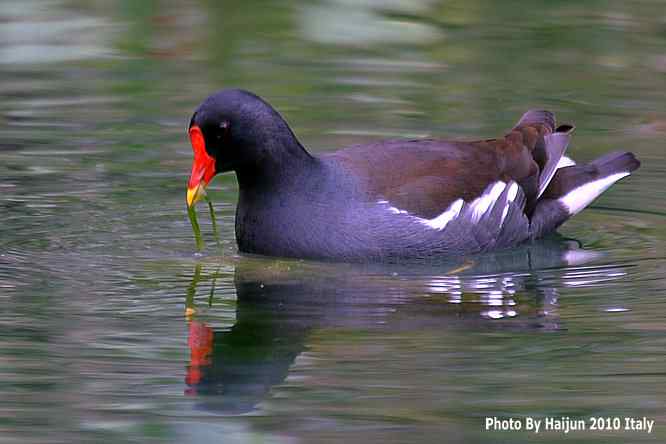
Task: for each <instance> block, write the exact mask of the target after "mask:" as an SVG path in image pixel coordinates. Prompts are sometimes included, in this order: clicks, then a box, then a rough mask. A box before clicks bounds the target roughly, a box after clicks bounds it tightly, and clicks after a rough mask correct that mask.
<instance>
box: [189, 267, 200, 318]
mask: <svg viewBox="0 0 666 444" xmlns="http://www.w3.org/2000/svg"><path fill="white" fill-rule="evenodd" d="M201 269H202V265H201V263H197V264H196V265H195V267H194V276H192V282H190V285H189V286H188V287H187V293H186V296H185V316H188V317H189V316H192V315H193V314H194V312H195V309H194V296H196V294H197V285H198V284H199V281H200V280H201Z"/></svg>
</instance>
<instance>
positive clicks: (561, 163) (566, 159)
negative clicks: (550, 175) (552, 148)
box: [555, 156, 576, 170]
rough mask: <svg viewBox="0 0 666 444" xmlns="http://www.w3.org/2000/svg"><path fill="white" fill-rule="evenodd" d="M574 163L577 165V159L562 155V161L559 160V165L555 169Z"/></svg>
mask: <svg viewBox="0 0 666 444" xmlns="http://www.w3.org/2000/svg"><path fill="white" fill-rule="evenodd" d="M574 165H576V161H575V160H573V159H572V158H571V157H567V156H562V157H560V161H559V162H557V167H556V168H555V169H556V170H559V169H560V168H565V167H570V166H574Z"/></svg>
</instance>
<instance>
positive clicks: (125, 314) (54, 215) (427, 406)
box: [0, 0, 666, 443]
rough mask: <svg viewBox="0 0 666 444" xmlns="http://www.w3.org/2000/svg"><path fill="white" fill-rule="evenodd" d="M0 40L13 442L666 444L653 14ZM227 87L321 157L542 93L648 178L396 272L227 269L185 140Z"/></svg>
mask: <svg viewBox="0 0 666 444" xmlns="http://www.w3.org/2000/svg"><path fill="white" fill-rule="evenodd" d="M0 35H2V43H0V98H1V100H0V208H1V213H0V214H1V222H0V302H1V306H2V316H1V317H0V439H1V440H2V442H7V443H14V442H17V443H18V442H35V443H56V442H68V443H69V442H114V443H116V442H141V443H145V442H179V443H180V442H203V441H208V440H213V439H214V440H216V441H220V440H222V439H223V440H224V442H280V443H282V442H284V443H286V442H289V443H293V442H339V441H343V440H344V441H345V442H364V443H365V442H387V441H398V442H442V440H443V439H446V440H447V441H449V442H512V443H515V442H528V441H533V440H539V442H560V441H564V440H565V439H574V440H575V442H603V443H607V442H627V441H630V442H663V441H664V440H665V438H666V415H665V414H664V412H665V411H666V389H665V388H664V387H666V384H665V382H666V373H665V371H664V368H666V356H665V355H664V349H665V347H666V327H665V326H664V322H663V319H664V315H666V308H664V306H665V305H664V302H666V301H665V299H664V295H665V294H666V293H665V292H666V280H665V279H664V273H665V272H666V260H664V251H666V231H665V230H664V223H665V222H666V204H665V203H664V202H665V201H664V195H663V190H664V186H665V185H666V179H665V175H664V173H665V172H666V153H665V151H664V139H665V138H666V114H665V112H664V110H665V109H666V106H665V105H666V49H665V48H666V15H665V13H664V9H663V4H662V3H661V2H658V1H625V2H596V1H585V2H558V3H555V2H545V1H544V2H537V3H536V4H535V3H534V2H529V3H521V2H517V1H511V2H501V3H500V2H489V1H480V0H471V1H470V0H467V1H465V2H446V3H436V2H433V1H427V0H421V1H415V2H402V1H391V2H386V3H385V4H380V2H374V1H373V2H371V1H366V2H350V1H345V0H329V1H322V2H318V3H316V4H309V3H304V4H296V3H294V2H277V1H275V2H269V1H262V2H254V3H248V2H247V1H245V2H225V3H224V6H219V5H217V4H216V3H215V2H204V3H201V2H188V1H181V2H161V3H158V2H129V1H114V2H106V3H103V4H102V3H99V2H68V1H51V2H38V1H21V2H19V1H15V0H7V1H5V2H3V3H2V5H1V6H0ZM225 86H241V87H244V88H246V89H250V90H252V91H255V92H256V93H258V94H260V95H262V96H264V97H266V98H267V99H268V100H269V101H270V102H271V103H272V104H274V105H275V106H276V108H277V109H279V110H280V111H281V112H282V113H283V114H284V115H285V117H286V118H287V120H288V121H289V122H290V123H291V125H292V127H293V129H294V131H295V132H296V134H297V135H298V136H299V138H300V139H301V140H302V142H303V143H304V144H305V145H306V146H308V147H310V148H311V149H312V150H313V151H325V150H330V149H334V148H336V147H340V146H344V145H346V144H351V143H359V142H363V141H366V140H374V139H376V138H380V137H395V136H408V137H413V136H428V135H446V136H449V137H460V138H465V137H490V136H493V135H496V134H501V133H502V132H503V131H504V130H505V129H506V128H509V127H510V126H512V125H513V122H514V121H515V120H516V119H517V118H518V117H519V116H520V115H521V113H522V112H523V111H524V110H526V109H527V108H529V107H534V106H545V107H548V108H549V109H552V110H554V111H555V112H556V113H557V114H558V116H559V117H560V119H561V120H563V121H573V122H575V124H576V125H577V127H578V129H577V131H576V135H575V138H574V142H573V145H572V146H571V147H570V154H571V155H572V156H573V157H574V158H576V159H578V160H582V161H585V160H589V159H592V158H594V157H596V156H598V155H600V154H601V153H604V152H606V151H609V150H612V149H631V150H632V151H634V152H635V153H636V154H637V156H638V157H639V158H640V159H641V160H642V162H643V166H642V168H641V169H640V170H639V171H638V172H637V174H635V175H634V176H632V177H631V178H629V179H627V180H625V181H623V182H621V183H619V184H618V185H616V186H614V187H613V188H612V189H611V190H610V191H608V192H607V193H606V194H604V196H603V197H602V198H601V199H599V200H598V201H597V202H595V203H594V205H593V207H592V208H590V209H588V210H586V211H585V212H584V213H582V214H580V215H579V216H577V217H576V218H575V219H574V220H572V221H570V222H569V223H567V224H566V225H565V226H564V227H563V228H562V229H561V230H560V233H561V236H560V237H555V238H552V239H549V240H548V241H544V242H539V243H537V244H534V245H530V246H526V247H523V248H518V249H516V250H513V251H510V252H504V253H500V254H494V255H486V256H481V257H470V258H456V259H455V260H451V261H448V262H442V263H438V264H398V265H391V266H388V265H384V266H382V265H365V266H358V265H353V266H352V265H345V264H321V263H312V262H303V261H284V260H274V259H269V258H260V257H243V256H239V255H238V254H237V252H236V249H235V243H234V240H233V212H234V206H235V200H236V195H237V188H236V184H235V179H234V178H233V176H223V177H218V178H216V179H215V181H214V182H213V186H212V187H211V188H210V195H211V196H212V198H213V200H214V202H215V205H216V209H217V211H218V222H219V223H220V225H221V227H220V228H221V236H222V245H221V247H220V248H218V247H216V246H215V243H214V241H213V237H212V233H211V226H210V220H209V218H208V216H207V215H206V212H205V207H203V206H202V207H201V209H200V221H201V222H202V228H203V232H204V237H205V239H206V241H207V247H206V249H205V251H204V252H203V254H202V255H200V256H198V255H195V254H194V239H193V237H192V231H191V229H190V227H189V222H188V220H187V215H186V211H185V203H184V200H185V184H186V181H187V177H188V174H189V170H190V165H191V156H192V154H191V149H190V147H189V145H188V141H187V138H186V134H185V130H186V125H187V123H188V122H189V118H190V115H191V112H192V110H193V109H194V107H195V106H196V105H197V104H198V102H199V101H200V100H202V99H203V98H204V97H205V96H207V95H208V94H209V93H210V92H212V91H214V90H216V89H218V88H221V87H225ZM489 416H498V417H501V418H508V417H516V418H524V417H526V416H535V417H540V418H543V417H547V416H550V417H560V416H569V417H571V418H589V417H592V416H595V417H596V416H602V417H615V416H618V417H626V416H631V417H642V416H647V417H648V418H650V419H654V420H655V421H656V425H655V429H654V430H653V432H652V434H646V433H640V432H625V431H619V432H605V433H600V432H590V431H587V432H572V433H573V434H569V435H564V434H562V433H556V432H550V433H545V434H543V433H542V434H541V435H539V436H538V437H535V436H534V435H533V434H530V433H527V432H517V433H511V432H502V433H500V432H489V431H485V430H484V429H483V425H484V419H485V418H486V417H489Z"/></svg>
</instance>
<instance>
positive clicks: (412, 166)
mask: <svg viewBox="0 0 666 444" xmlns="http://www.w3.org/2000/svg"><path fill="white" fill-rule="evenodd" d="M536 113H540V114H539V115H536ZM553 126H554V118H553V117H552V114H550V113H548V112H543V111H539V112H536V111H531V112H528V113H526V114H525V115H524V116H523V118H522V119H521V121H520V122H519V123H518V125H517V126H516V127H515V128H514V129H513V130H512V131H511V132H510V133H509V134H507V135H506V136H505V137H501V138H498V139H489V140H483V141H474V142H448V141H444V140H433V139H425V140H388V141H381V142H377V143H374V144H370V145H363V146H354V147H350V148H347V149H345V150H342V151H338V152H337V153H334V154H332V155H331V156H333V157H335V158H336V159H337V160H338V161H339V162H341V163H343V164H344V165H346V167H347V168H348V169H350V170H352V171H354V172H355V173H356V175H357V176H358V177H363V178H367V183H366V184H365V187H366V189H367V190H368V193H369V198H370V199H377V200H380V199H384V200H387V201H389V202H390V203H391V205H392V206H394V207H396V208H399V209H400V210H406V211H409V212H410V213H412V214H414V215H418V216H421V217H426V218H433V217H435V216H437V215H439V214H441V213H442V211H444V210H445V209H446V208H448V206H449V205H450V204H451V203H452V202H454V201H455V200H457V199H459V198H463V200H465V201H466V202H469V201H472V200H474V199H475V198H476V197H478V196H479V195H480V194H481V193H482V192H483V191H484V190H485V189H486V187H487V186H488V185H489V184H491V183H493V182H495V181H498V180H502V181H504V182H509V181H511V180H514V181H516V182H518V184H519V185H521V187H522V188H523V191H524V193H525V195H526V196H527V201H528V207H530V206H532V205H533V201H535V200H536V196H537V193H538V187H539V172H540V170H541V169H540V166H539V161H537V160H536V159H535V156H536V157H539V156H541V158H540V159H539V160H540V161H541V160H542V159H543V158H545V157H547V156H545V155H544V154H543V152H544V148H543V146H544V145H545V144H544V136H546V135H548V134H550V133H551V132H552V131H553ZM558 160H559V159H558ZM543 162H544V163H545V160H544V161H543Z"/></svg>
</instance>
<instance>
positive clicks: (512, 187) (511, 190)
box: [507, 182, 518, 202]
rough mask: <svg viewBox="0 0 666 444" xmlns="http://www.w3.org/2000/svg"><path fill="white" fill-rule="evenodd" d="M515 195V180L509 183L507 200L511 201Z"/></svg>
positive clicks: (516, 188) (516, 193)
mask: <svg viewBox="0 0 666 444" xmlns="http://www.w3.org/2000/svg"><path fill="white" fill-rule="evenodd" d="M517 195H518V184H517V183H516V182H511V185H509V192H508V194H507V200H508V201H509V202H513V201H514V200H516V196H517Z"/></svg>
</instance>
